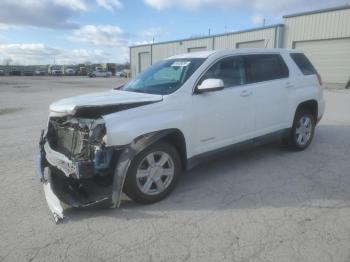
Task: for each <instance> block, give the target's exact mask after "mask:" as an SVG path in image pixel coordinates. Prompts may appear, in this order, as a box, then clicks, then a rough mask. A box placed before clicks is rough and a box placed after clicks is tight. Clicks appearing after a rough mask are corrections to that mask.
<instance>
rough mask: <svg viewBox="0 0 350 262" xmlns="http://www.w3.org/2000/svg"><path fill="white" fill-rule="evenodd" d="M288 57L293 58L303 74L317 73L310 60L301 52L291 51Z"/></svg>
mask: <svg viewBox="0 0 350 262" xmlns="http://www.w3.org/2000/svg"><path fill="white" fill-rule="evenodd" d="M290 57H291V58H292V59H293V60H294V62H295V63H296V64H297V66H298V67H299V69H300V71H301V72H302V73H303V74H304V75H315V74H317V71H316V69H315V68H314V66H313V65H312V64H311V62H310V60H309V59H308V58H307V57H306V56H305V55H304V54H302V53H293V54H290Z"/></svg>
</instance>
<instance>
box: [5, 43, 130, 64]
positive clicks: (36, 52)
mask: <svg viewBox="0 0 350 262" xmlns="http://www.w3.org/2000/svg"><path fill="white" fill-rule="evenodd" d="M6 60H11V61H12V64H20V65H38V64H52V63H53V62H54V61H55V62H56V63H58V64H77V63H85V62H87V61H89V62H92V63H102V62H107V61H116V60H117V56H113V55H111V54H110V53H108V52H106V51H104V50H101V49H93V50H87V49H73V50H65V49H58V48H53V47H49V46H46V45H44V44H41V43H31V44H3V45H0V61H6ZM120 61H123V62H124V60H123V59H122V58H120Z"/></svg>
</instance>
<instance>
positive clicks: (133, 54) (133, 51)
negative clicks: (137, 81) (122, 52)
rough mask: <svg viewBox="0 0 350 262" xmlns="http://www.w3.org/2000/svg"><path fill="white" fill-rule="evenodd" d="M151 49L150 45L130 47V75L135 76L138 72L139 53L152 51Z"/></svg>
mask: <svg viewBox="0 0 350 262" xmlns="http://www.w3.org/2000/svg"><path fill="white" fill-rule="evenodd" d="M151 49H152V47H151V45H145V46H138V47H132V48H130V67H131V68H130V69H131V75H132V76H136V75H137V74H138V73H139V67H140V61H139V57H140V55H139V54H140V53H143V52H149V53H151V52H152V51H151ZM151 63H152V61H151Z"/></svg>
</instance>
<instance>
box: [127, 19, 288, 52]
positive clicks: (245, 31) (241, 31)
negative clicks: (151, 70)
mask: <svg viewBox="0 0 350 262" xmlns="http://www.w3.org/2000/svg"><path fill="white" fill-rule="evenodd" d="M283 26H284V24H274V25H269V26H263V27H255V28H251V29H245V30H240V31H235V32H229V33H222V34H215V35H210V36H200V37H192V38H183V39H178V40H170V41H164V42H158V43H149V44H142V45H132V46H129V48H135V47H142V46H154V45H162V44H169V43H177V42H185V41H191V40H200V39H207V38H209V39H210V38H213V37H218V36H226V35H235V34H241V33H248V32H253V31H259V30H264V29H269V28H276V27H283Z"/></svg>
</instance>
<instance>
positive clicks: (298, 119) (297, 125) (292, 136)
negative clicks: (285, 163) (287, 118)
mask: <svg viewBox="0 0 350 262" xmlns="http://www.w3.org/2000/svg"><path fill="white" fill-rule="evenodd" d="M315 126H316V122H315V119H314V117H313V115H312V114H311V113H310V112H309V111H308V110H303V109H301V110H298V111H297V112H296V114H295V117H294V121H293V126H292V129H291V131H290V133H289V135H288V137H286V138H284V139H283V142H284V143H285V144H287V146H288V147H289V148H290V149H291V150H294V151H302V150H305V149H306V148H308V146H309V145H310V144H311V142H312V139H313V137H314V134H315Z"/></svg>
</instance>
